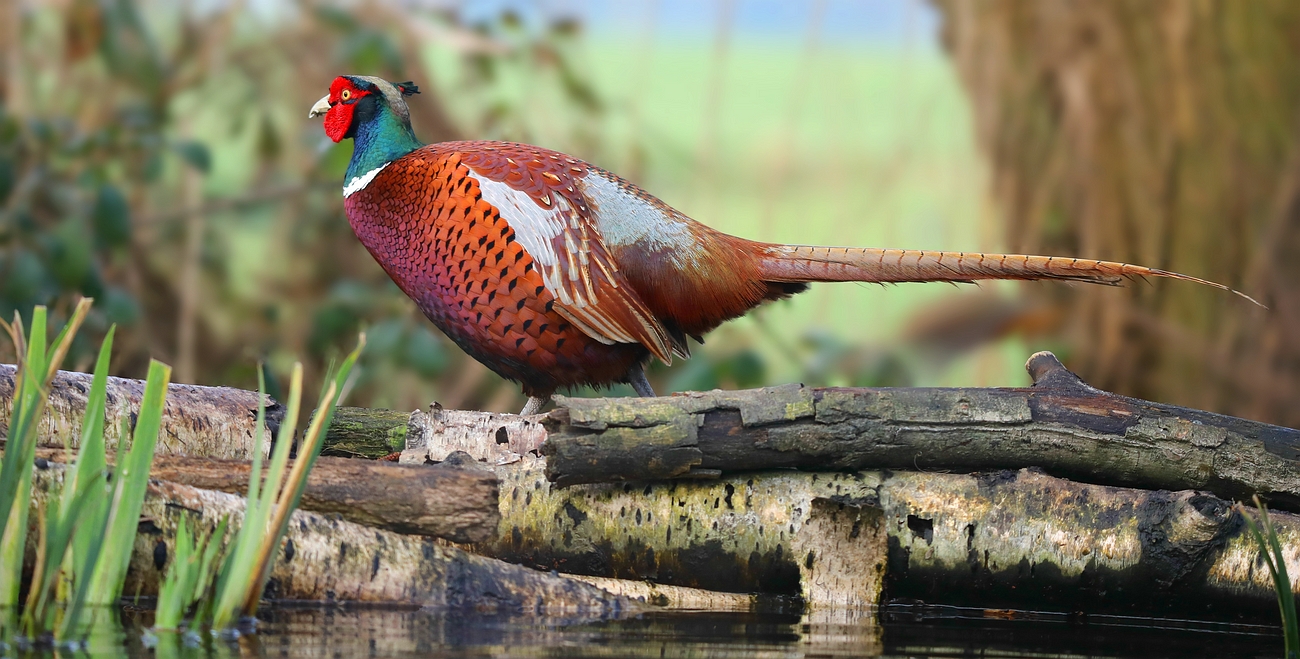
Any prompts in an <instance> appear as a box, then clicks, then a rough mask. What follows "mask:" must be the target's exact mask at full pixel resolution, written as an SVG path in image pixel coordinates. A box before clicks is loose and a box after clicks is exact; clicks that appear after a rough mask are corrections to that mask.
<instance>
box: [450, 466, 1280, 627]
mask: <svg viewBox="0 0 1300 659" xmlns="http://www.w3.org/2000/svg"><path fill="white" fill-rule="evenodd" d="M543 462H544V461H543V460H539V459H526V460H524V461H521V462H518V463H514V464H510V465H504V466H500V467H497V468H496V471H497V473H498V474H499V475H500V476H501V479H502V484H503V485H502V496H501V504H500V505H501V514H502V518H501V527H500V531H499V533H498V535H497V538H496V539H495V540H492V541H489V542H485V543H478V544H475V545H472V546H470V547H469V548H470V549H471V550H473V551H474V552H475V553H479V554H482V555H486V556H493V557H496V558H501V559H503V560H507V561H510V562H517V563H521V564H524V565H530V566H533V567H536V568H539V569H556V570H558V571H560V572H566V573H575V574H583V575H594V576H603V577H616V578H621V579H629V580H645V581H649V582H652V583H655V584H660V585H676V586H685V587H693V588H701V589H706V590H718V591H726V592H734V593H758V594H765V595H769V596H798V597H800V598H802V599H803V600H804V602H805V603H806V604H808V605H809V606H810V607H811V608H812V609H813V610H819V609H821V610H838V609H842V608H849V609H853V608H860V607H861V606H862V605H878V604H883V603H887V602H889V601H897V600H900V599H904V600H906V599H920V600H924V601H927V602H931V603H943V604H954V605H969V606H979V607H991V608H1018V609H1036V610H1043V609H1055V610H1064V611H1088V612H1095V613H1123V614H1129V615H1185V616H1194V617H1211V618H1224V619H1232V618H1236V617H1239V616H1240V615H1250V616H1253V617H1256V618H1259V617H1267V618H1269V619H1271V617H1272V616H1275V615H1276V611H1275V606H1276V604H1275V603H1276V600H1275V596H1274V594H1273V587H1272V582H1271V581H1270V578H1269V575H1268V573H1267V570H1265V569H1263V567H1262V563H1260V562H1259V560H1260V559H1259V556H1260V555H1259V551H1258V548H1257V547H1256V545H1255V543H1254V541H1253V540H1252V539H1251V538H1250V536H1249V535H1248V534H1247V533H1246V531H1245V529H1244V527H1243V524H1242V523H1241V519H1240V516H1239V515H1238V514H1237V513H1236V512H1234V510H1233V508H1232V506H1231V504H1230V503H1229V502H1227V501H1224V500H1222V499H1219V498H1216V497H1214V496H1213V495H1211V494H1209V493H1205V492H1196V491H1190V490H1184V491H1180V492H1169V491H1162V490H1156V491H1151V490H1135V489H1130V488H1118V487H1110V486H1102V485H1089V484H1082V483H1076V482H1072V481H1068V480H1064V479H1059V478H1054V477H1052V476H1048V475H1046V474H1043V473H1042V472H1040V471H1037V470H1029V469H1026V470H1020V471H1002V472H993V473H985V474H941V473H921V472H902V471H896V472H882V471H859V472H850V473H808V472H798V471H784V472H764V473H754V474H748V475H731V476H724V477H722V478H720V479H718V480H712V481H667V482H656V483H649V482H638V483H618V484H589V485H577V486H571V487H567V488H559V487H556V486H555V485H554V484H552V483H550V482H549V481H548V480H547V479H546V477H545V473H544V470H545V467H544V464H543ZM1272 517H1273V521H1274V524H1275V525H1276V526H1277V528H1278V531H1279V535H1280V538H1281V541H1282V544H1283V547H1284V553H1285V555H1286V560H1287V564H1288V569H1289V570H1290V574H1292V575H1296V576H1300V572H1298V571H1297V570H1300V516H1296V515H1293V514H1289V513H1279V512H1274V513H1273V514H1272ZM1295 584H1296V592H1297V593H1300V581H1296V582H1295Z"/></svg>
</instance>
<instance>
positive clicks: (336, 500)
mask: <svg viewBox="0 0 1300 659" xmlns="http://www.w3.org/2000/svg"><path fill="white" fill-rule="evenodd" d="M0 446H3V442H2V441H0ZM36 456H37V457H38V458H41V459H44V460H46V461H49V462H64V461H67V460H68V457H69V456H68V455H67V453H66V451H65V450H64V449H55V448H46V447H40V448H37V449H36ZM115 457H116V454H114V453H110V454H109V455H108V461H109V463H110V464H112V463H114V459H115ZM251 467H252V465H251V464H250V463H249V462H246V461H242V460H218V459H215V458H191V457H187V456H168V455H158V456H155V457H154V462H153V468H152V469H151V470H150V472H149V474H150V476H151V477H152V478H154V479H157V480H165V481H171V482H173V483H179V484H182V485H189V486H192V487H197V488H201V489H205V490H216V491H219V492H229V493H232V494H242V493H244V492H246V491H247V490H248V474H249V472H250V471H251V470H252V469H251ZM300 507H302V508H303V509H304V510H310V511H313V512H317V513H323V514H337V515H339V516H340V517H342V518H343V519H346V520H348V521H350V522H356V523H357V524H364V525H366V526H373V527H375V528H380V529H386V530H389V531H393V532H395V533H407V534H413V535H429V536H436V537H439V538H446V539H448V540H452V541H454V542H479V541H483V540H487V539H488V538H490V537H492V536H494V535H495V534H496V531H497V524H498V523H499V521H500V518H501V516H500V513H499V512H498V510H497V477H496V475H495V474H493V473H492V472H491V471H488V470H486V469H466V468H460V467H456V466H453V465H445V464H440V465H435V466H423V467H414V466H408V465H396V464H392V463H389V462H375V461H371V460H349V459H346V458H326V457H322V458H319V459H318V460H317V461H316V464H315V466H314V467H313V468H312V470H311V473H310V474H309V475H308V477H307V489H306V490H305V491H304V492H303V495H302V501H301V503H300Z"/></svg>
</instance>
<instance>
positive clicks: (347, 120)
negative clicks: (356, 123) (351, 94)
mask: <svg viewBox="0 0 1300 659" xmlns="http://www.w3.org/2000/svg"><path fill="white" fill-rule="evenodd" d="M354 109H356V106H355V105H352V104H351V103H337V102H336V103H334V104H333V105H332V106H330V111H329V112H326V113H325V134H326V135H329V138H330V139H331V140H334V141H335V142H341V141H342V140H343V136H344V135H347V133H348V127H350V126H351V125H352V111H353V110H354Z"/></svg>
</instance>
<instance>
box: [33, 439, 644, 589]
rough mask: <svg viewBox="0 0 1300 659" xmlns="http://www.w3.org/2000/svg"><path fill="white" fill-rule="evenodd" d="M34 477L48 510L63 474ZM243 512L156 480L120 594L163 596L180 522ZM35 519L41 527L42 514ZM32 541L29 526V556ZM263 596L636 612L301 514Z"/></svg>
mask: <svg viewBox="0 0 1300 659" xmlns="http://www.w3.org/2000/svg"><path fill="white" fill-rule="evenodd" d="M34 475H35V477H34V478H33V498H34V502H35V505H37V506H44V505H46V504H47V502H48V501H49V500H50V496H51V495H52V494H53V493H55V492H58V491H59V489H60V488H61V486H62V478H63V468H62V465H59V464H44V463H43V468H42V469H38V470H36V471H35V474H34ZM243 512H244V499H243V498H242V497H238V496H235V495H231V494H226V493H224V492H214V491H211V490H202V489H199V488H194V487H190V486H187V485H180V484H177V483H170V482H167V481H151V483H150V485H149V492H148V495H147V497H146V498H145V504H144V510H143V512H142V513H141V520H140V531H141V532H140V533H139V534H137V535H136V541H135V548H134V552H133V554H132V558H131V567H130V570H129V572H128V575H127V583H126V587H125V591H124V592H126V593H132V594H134V593H137V592H138V593H140V594H143V595H151V594H154V593H156V592H157V588H158V583H159V582H160V580H161V579H162V576H163V573H164V572H165V570H166V568H167V563H168V560H169V559H170V557H171V555H172V552H173V550H174V547H175V545H174V542H175V534H176V529H177V526H178V524H179V523H180V520H181V519H182V518H184V519H186V520H187V521H188V524H189V526H190V528H191V529H196V528H197V529H207V530H208V531H211V530H212V529H213V528H215V527H216V525H217V523H218V522H219V521H220V520H221V518H223V517H229V518H230V520H231V524H232V526H235V527H237V526H238V523H239V522H240V521H241V520H242V516H243ZM31 519H32V520H33V521H32V523H33V524H35V523H36V521H35V520H39V519H42V515H32V516H31ZM35 537H36V533H35V529H32V532H31V533H29V535H28V538H29V551H34V545H33V543H32V542H30V540H32V539H34V538H35ZM230 537H233V534H229V536H228V537H227V540H229V539H230ZM28 560H29V564H30V560H31V557H30V556H29V557H28ZM265 597H267V598H269V599H294V600H313V601H345V600H346V601H352V602H376V603H380V602H382V603H389V604H408V605H414V606H432V607H446V608H469V609H475V610H484V609H487V610H500V611H507V612H509V611H517V612H518V611H521V612H529V613H558V612H573V611H587V612H595V613H600V614H617V613H619V612H625V611H634V610H636V605H635V604H634V603H632V602H630V601H628V600H626V599H625V598H622V597H619V596H615V595H612V594H610V593H607V592H605V591H603V590H601V589H599V588H596V587H593V586H590V585H588V584H586V583H582V582H580V581H576V580H573V579H568V578H565V577H560V576H556V575H552V574H548V573H545V572H539V571H536V570H531V569H528V568H525V567H521V566H518V565H511V564H508V563H504V562H501V561H497V560H493V559H490V558H484V557H481V556H474V555H472V554H468V553H466V552H464V551H462V550H460V549H457V548H455V547H449V546H445V545H443V544H439V543H438V542H437V541H435V540H433V539H431V538H424V537H418V536H409V535H401V534H397V533H392V532H389V531H383V530H379V529H374V528H370V527H366V526H361V525H359V524H353V523H352V522H348V521H343V520H340V519H337V518H336V517H333V516H326V515H320V514H317V513H312V512H308V511H304V510H298V511H295V512H294V513H293V517H292V520H291V522H290V524H289V527H288V534H287V536H286V539H285V540H284V543H283V545H282V547H281V550H280V554H279V556H278V557H277V560H276V563H275V568H274V569H273V571H272V572H271V578H270V581H269V582H268V584H267V589H266V591H265Z"/></svg>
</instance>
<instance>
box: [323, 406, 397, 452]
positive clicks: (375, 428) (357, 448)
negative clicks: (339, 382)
mask: <svg viewBox="0 0 1300 659" xmlns="http://www.w3.org/2000/svg"><path fill="white" fill-rule="evenodd" d="M410 416H411V414H410V412H398V411H394V410H372V409H367V408H364V407H340V408H337V409H335V410H334V419H333V420H332V421H331V422H330V427H329V433H328V434H327V435H326V437H325V441H324V444H323V445H322V448H321V455H326V456H338V457H341V458H368V459H370V460H377V459H379V458H382V457H385V456H387V455H391V454H393V453H397V452H399V451H402V450H403V449H405V448H406V428H407V424H408V423H409V420H410Z"/></svg>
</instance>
